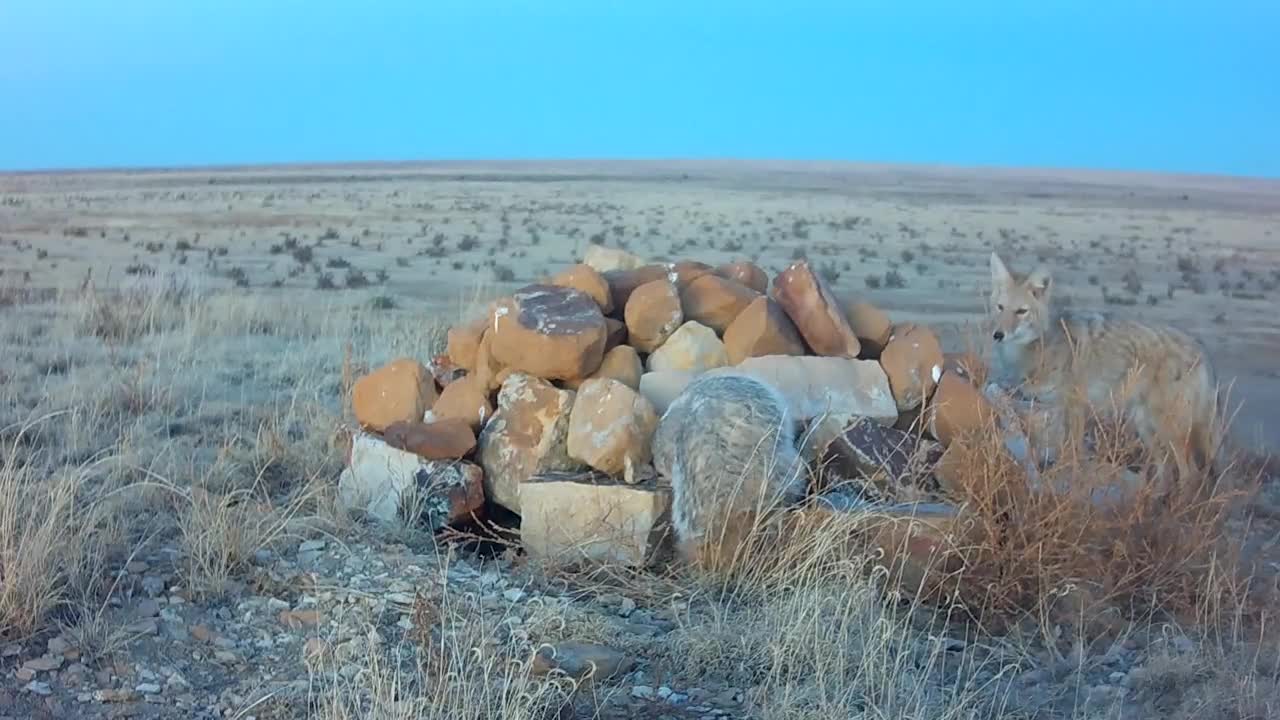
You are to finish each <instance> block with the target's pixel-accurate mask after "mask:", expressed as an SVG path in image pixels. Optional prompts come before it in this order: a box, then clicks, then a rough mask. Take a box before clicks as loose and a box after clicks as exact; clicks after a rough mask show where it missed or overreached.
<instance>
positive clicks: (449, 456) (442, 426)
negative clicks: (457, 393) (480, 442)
mask: <svg viewBox="0 0 1280 720" xmlns="http://www.w3.org/2000/svg"><path fill="white" fill-rule="evenodd" d="M383 438H385V439H386V441H387V444H389V445H391V447H394V448H398V449H400V450H405V451H408V452H411V453H413V454H414V455H417V456H419V457H423V458H426V459H428V460H460V459H462V458H463V457H465V456H466V454H467V453H469V452H471V451H472V450H473V449H475V446H476V434H475V431H474V430H472V429H471V425H469V424H468V423H467V421H466V420H462V419H458V418H448V419H444V420H436V421H433V422H430V423H425V422H422V421H421V420H411V421H404V420H400V421H397V422H394V423H392V424H391V425H390V426H388V427H387V429H386V432H384V433H383Z"/></svg>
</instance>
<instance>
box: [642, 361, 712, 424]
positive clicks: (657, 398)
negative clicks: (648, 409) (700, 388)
mask: <svg viewBox="0 0 1280 720" xmlns="http://www.w3.org/2000/svg"><path fill="white" fill-rule="evenodd" d="M697 376H698V373H696V372H693V371H692V370H660V371H658V372H647V373H645V374H643V375H641V376H640V388H639V390H640V394H641V395H643V396H644V397H645V399H646V400H648V401H649V402H650V403H651V404H652V405H653V409H654V410H655V411H657V413H658V415H659V416H661V415H662V414H663V413H665V412H666V411H667V408H668V407H671V403H673V402H675V400H676V398H678V397H680V393H682V392H684V389H685V387H686V386H687V385H688V384H689V383H691V382H693V379H694V378H695V377H697Z"/></svg>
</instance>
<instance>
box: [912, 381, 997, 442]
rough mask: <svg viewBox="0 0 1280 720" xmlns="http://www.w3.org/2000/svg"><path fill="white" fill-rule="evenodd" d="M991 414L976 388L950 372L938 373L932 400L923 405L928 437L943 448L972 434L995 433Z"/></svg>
mask: <svg viewBox="0 0 1280 720" xmlns="http://www.w3.org/2000/svg"><path fill="white" fill-rule="evenodd" d="M994 412H995V411H994V409H993V408H992V407H991V403H990V402H988V401H987V399H986V397H984V396H983V394H982V393H981V392H979V391H978V388H976V387H974V386H973V385H972V384H971V383H970V382H969V381H968V380H967V379H965V378H964V377H963V376H961V375H960V374H959V373H956V372H954V371H951V370H947V371H945V372H943V373H942V376H941V379H940V380H938V386H937V388H936V389H935V390H934V391H933V396H932V397H931V398H930V399H929V402H928V403H926V404H925V414H926V416H927V417H928V422H929V434H930V435H933V437H934V438H935V439H936V440H937V441H938V442H940V443H942V444H943V445H950V444H951V442H952V440H954V439H956V438H957V437H960V436H963V435H968V434H970V433H974V432H983V431H990V432H998V431H999V430H998V428H997V427H996V425H995V423H994V422H993V420H994V418H995V414H994Z"/></svg>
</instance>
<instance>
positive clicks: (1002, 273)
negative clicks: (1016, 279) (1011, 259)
mask: <svg viewBox="0 0 1280 720" xmlns="http://www.w3.org/2000/svg"><path fill="white" fill-rule="evenodd" d="M1011 280H1013V276H1012V275H1011V274H1010V273H1009V268H1008V267H1006V266H1005V264H1004V261H1003V260H1001V259H1000V256H999V255H997V254H996V253H995V252H992V253H991V284H992V285H994V286H996V287H1003V286H1005V285H1008V284H1009V283H1010V281H1011Z"/></svg>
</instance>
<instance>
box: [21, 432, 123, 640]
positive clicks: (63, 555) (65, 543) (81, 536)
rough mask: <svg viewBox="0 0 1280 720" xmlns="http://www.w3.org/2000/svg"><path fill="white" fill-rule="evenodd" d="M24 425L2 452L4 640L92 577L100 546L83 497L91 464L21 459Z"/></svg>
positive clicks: (34, 625) (31, 626) (38, 622)
mask: <svg viewBox="0 0 1280 720" xmlns="http://www.w3.org/2000/svg"><path fill="white" fill-rule="evenodd" d="M26 430H28V428H24V429H23V430H22V431H19V433H18V435H17V438H16V439H15V440H14V441H13V443H12V444H11V445H10V446H9V447H6V448H3V452H4V455H3V457H0V629H3V630H0V637H3V636H4V635H6V634H7V633H13V634H14V635H16V636H19V637H21V636H25V635H28V634H30V633H33V632H35V631H37V630H38V629H39V628H41V627H42V625H43V622H44V621H45V619H46V618H47V616H48V615H49V613H50V612H51V611H52V610H54V609H55V608H57V607H58V606H60V605H62V604H63V603H64V602H66V601H67V600H68V599H69V598H70V596H71V595H72V594H74V593H75V592H76V591H77V589H78V588H77V585H78V584H79V583H80V582H81V581H84V580H86V579H87V576H88V575H89V574H90V572H91V571H92V570H93V569H94V568H95V567H96V563H95V562H94V557H93V554H94V552H95V551H96V550H100V549H101V548H98V547H97V546H96V545H95V544H93V543H92V542H91V540H92V533H93V527H94V522H95V520H96V519H97V518H96V513H95V509H94V508H91V507H86V506H85V504H84V501H83V500H82V498H81V495H82V487H83V486H84V484H85V482H86V478H87V476H89V475H90V474H91V473H92V472H93V469H94V465H92V464H86V465H81V466H72V467H65V468H59V469H58V470H56V471H55V472H53V473H52V474H46V473H43V472H39V471H38V470H37V469H36V468H37V466H36V465H35V464H34V460H35V459H34V458H30V457H26V458H22V459H20V457H21V454H20V453H19V452H18V444H19V443H20V442H21V440H22V438H23V437H24V436H25V432H26ZM79 589H82V588H79Z"/></svg>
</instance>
